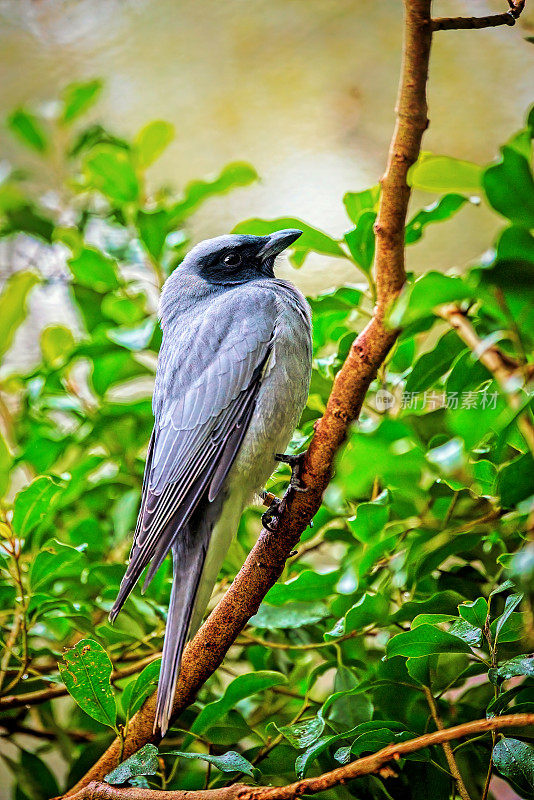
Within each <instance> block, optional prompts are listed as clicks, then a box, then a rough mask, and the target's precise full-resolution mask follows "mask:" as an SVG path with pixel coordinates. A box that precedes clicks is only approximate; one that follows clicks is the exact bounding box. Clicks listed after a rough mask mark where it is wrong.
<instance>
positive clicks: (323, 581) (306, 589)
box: [265, 569, 339, 606]
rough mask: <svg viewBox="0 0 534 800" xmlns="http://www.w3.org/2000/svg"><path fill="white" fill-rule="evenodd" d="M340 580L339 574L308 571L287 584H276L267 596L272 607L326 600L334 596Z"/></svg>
mask: <svg viewBox="0 0 534 800" xmlns="http://www.w3.org/2000/svg"><path fill="white" fill-rule="evenodd" d="M338 580H339V572H337V571H334V572H323V573H320V572H314V571H313V570H311V569H306V570H304V572H301V573H299V575H297V577H296V578H293V579H292V580H290V581H288V582H287V583H275V585H274V586H273V587H272V589H269V591H268V592H267V594H266V595H265V602H266V603H268V604H269V605H272V606H279V605H283V604H284V603H289V602H295V601H312V600H324V599H325V598H326V597H328V596H329V595H330V594H332V592H333V590H334V587H335V585H336V583H337V582H338Z"/></svg>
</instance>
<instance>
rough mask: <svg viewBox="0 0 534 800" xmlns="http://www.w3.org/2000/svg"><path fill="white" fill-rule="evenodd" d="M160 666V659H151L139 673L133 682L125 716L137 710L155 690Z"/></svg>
mask: <svg viewBox="0 0 534 800" xmlns="http://www.w3.org/2000/svg"><path fill="white" fill-rule="evenodd" d="M160 668H161V659H160V658H158V659H156V660H155V661H152V662H151V663H150V664H147V666H146V667H145V668H144V669H143V670H142V671H141V672H140V673H139V675H138V676H137V678H136V680H135V683H133V686H132V689H131V692H130V694H129V699H128V704H127V714H126V715H127V717H128V718H129V719H131V718H132V716H133V715H134V714H135V713H136V712H137V711H139V709H140V708H141V706H142V705H143V703H144V702H145V700H146V698H147V697H148V696H149V695H151V694H152V692H154V691H156V688H157V686H158V680H159V672H160Z"/></svg>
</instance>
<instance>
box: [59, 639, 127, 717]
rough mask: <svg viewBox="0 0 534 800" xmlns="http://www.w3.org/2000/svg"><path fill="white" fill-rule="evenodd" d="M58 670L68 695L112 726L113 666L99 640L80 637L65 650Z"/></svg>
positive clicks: (113, 701)
mask: <svg viewBox="0 0 534 800" xmlns="http://www.w3.org/2000/svg"><path fill="white" fill-rule="evenodd" d="M58 666H59V673H60V675H61V679H62V680H63V683H64V684H65V686H66V687H67V690H68V692H69V694H70V695H71V696H72V697H73V698H74V700H75V701H76V702H77V703H78V705H79V706H80V708H82V709H83V710H84V711H85V713H86V714H88V715H89V716H90V717H92V718H93V719H96V721H97V722H101V723H102V724H103V725H109V727H111V728H114V727H115V724H116V720H117V707H116V704H115V698H114V696H113V690H112V688H111V683H110V679H111V672H112V670H113V666H112V664H111V661H110V659H109V656H108V654H107V653H106V651H105V650H104V648H103V647H102V645H100V644H98V642H95V641H93V640H92V639H81V640H80V641H79V642H78V643H77V644H75V645H74V647H71V648H70V649H69V650H65V652H64V653H63V663H60V664H58Z"/></svg>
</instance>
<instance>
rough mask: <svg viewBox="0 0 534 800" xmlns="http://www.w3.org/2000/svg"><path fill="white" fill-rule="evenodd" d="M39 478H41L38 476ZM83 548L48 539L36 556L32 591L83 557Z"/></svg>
mask: <svg viewBox="0 0 534 800" xmlns="http://www.w3.org/2000/svg"><path fill="white" fill-rule="evenodd" d="M38 480H41V479H40V478H38ZM81 549H83V545H82V547H81V548H77V547H71V546H70V545H68V544H65V543H64V542H60V541H58V539H51V540H50V541H48V542H47V543H46V544H45V545H44V547H43V548H42V549H41V551H40V552H39V553H38V554H37V556H36V557H35V560H34V562H33V564H32V568H31V571H30V586H31V589H32V592H35V591H37V590H38V589H42V588H43V587H44V586H47V585H49V584H52V583H53V582H54V581H56V580H57V579H58V578H60V577H61V575H62V574H63V573H64V571H65V568H66V567H68V566H70V565H72V564H74V563H75V562H76V561H78V560H80V559H81V557H82V556H81Z"/></svg>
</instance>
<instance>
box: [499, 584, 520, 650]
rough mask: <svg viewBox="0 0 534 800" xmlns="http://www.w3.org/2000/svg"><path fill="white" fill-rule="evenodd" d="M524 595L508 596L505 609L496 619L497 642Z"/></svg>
mask: <svg viewBox="0 0 534 800" xmlns="http://www.w3.org/2000/svg"><path fill="white" fill-rule="evenodd" d="M523 596H524V595H522V594H511V595H509V596H508V597H507V598H506V602H505V604H504V611H503V612H502V614H501V615H500V617H498V618H497V619H496V620H495V643H496V642H497V640H498V638H499V634H500V632H501V631H502V629H503V627H504V625H505V624H506V621H507V620H508V619H509V618H510V616H511V615H512V612H513V611H514V610H515V609H516V608H517V606H518V605H519V603H520V602H521V601H522V600H523Z"/></svg>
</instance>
